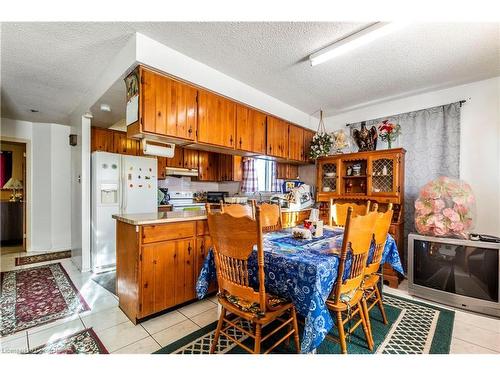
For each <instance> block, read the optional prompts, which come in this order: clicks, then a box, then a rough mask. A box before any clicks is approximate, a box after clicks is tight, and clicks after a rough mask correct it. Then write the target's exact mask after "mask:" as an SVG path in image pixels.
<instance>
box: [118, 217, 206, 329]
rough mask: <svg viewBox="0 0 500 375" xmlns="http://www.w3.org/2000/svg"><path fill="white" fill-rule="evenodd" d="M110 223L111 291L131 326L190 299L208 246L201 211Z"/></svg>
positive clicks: (132, 218)
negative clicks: (113, 281) (112, 235)
mask: <svg viewBox="0 0 500 375" xmlns="http://www.w3.org/2000/svg"><path fill="white" fill-rule="evenodd" d="M113 218H114V219H116V291H117V295H118V298H119V306H120V308H121V309H122V310H123V312H124V313H125V314H126V315H127V316H128V318H129V319H130V320H131V321H132V322H133V323H134V324H136V323H137V322H138V321H139V320H141V319H143V318H145V317H147V316H150V315H153V314H156V313H158V312H161V311H163V310H166V309H169V308H171V307H173V306H176V305H180V304H183V303H185V302H188V301H191V300H194V299H195V298H196V292H195V283H196V280H197V278H198V273H199V270H200V269H201V265H202V264H203V260H204V259H205V256H206V255H207V253H208V248H209V247H210V236H209V235H208V225H207V220H206V215H205V212H204V211H201V212H197V211H171V212H155V213H150V214H126V215H113ZM214 290H215V289H214V287H212V289H211V291H214Z"/></svg>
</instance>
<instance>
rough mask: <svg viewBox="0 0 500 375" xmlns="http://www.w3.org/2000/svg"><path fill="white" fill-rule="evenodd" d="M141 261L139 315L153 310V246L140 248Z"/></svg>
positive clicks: (148, 313)
mask: <svg viewBox="0 0 500 375" xmlns="http://www.w3.org/2000/svg"><path fill="white" fill-rule="evenodd" d="M141 257H142V261H141V285H140V288H139V289H140V291H141V302H140V309H139V310H140V315H141V316H146V315H150V314H153V313H154V312H155V299H156V298H155V260H156V248H155V246H145V247H143V248H142V254H141Z"/></svg>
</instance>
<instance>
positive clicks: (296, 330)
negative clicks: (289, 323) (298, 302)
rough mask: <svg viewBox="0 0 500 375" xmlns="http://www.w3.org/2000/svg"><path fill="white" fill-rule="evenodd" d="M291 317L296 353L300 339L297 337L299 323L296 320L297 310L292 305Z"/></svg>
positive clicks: (298, 350)
mask: <svg viewBox="0 0 500 375" xmlns="http://www.w3.org/2000/svg"><path fill="white" fill-rule="evenodd" d="M292 318H293V330H294V333H293V340H294V341H295V348H296V349H295V350H296V351H297V354H300V339H299V323H298V321H297V311H295V307H292Z"/></svg>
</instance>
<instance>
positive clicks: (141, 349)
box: [113, 336, 161, 354]
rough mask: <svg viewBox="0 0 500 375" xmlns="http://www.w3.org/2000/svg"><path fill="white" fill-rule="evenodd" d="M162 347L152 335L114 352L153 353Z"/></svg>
mask: <svg viewBox="0 0 500 375" xmlns="http://www.w3.org/2000/svg"><path fill="white" fill-rule="evenodd" d="M159 349H161V346H160V345H159V344H158V343H157V342H156V341H155V340H154V339H153V338H152V337H150V336H148V337H146V338H145V339H142V340H139V341H137V342H134V343H133V344H130V345H127V346H125V347H124V348H121V349H119V350H117V351H115V352H113V354H151V353H153V352H155V351H157V350H159Z"/></svg>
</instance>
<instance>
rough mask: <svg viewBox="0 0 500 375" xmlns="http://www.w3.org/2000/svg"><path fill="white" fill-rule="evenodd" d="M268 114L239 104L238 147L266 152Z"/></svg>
mask: <svg viewBox="0 0 500 375" xmlns="http://www.w3.org/2000/svg"><path fill="white" fill-rule="evenodd" d="M266 117H267V116H266V115H265V114H264V113H262V112H259V111H256V110H254V109H252V108H249V107H246V106H244V105H241V104H238V105H237V110H236V148H237V149H238V150H243V151H250V152H256V153H259V154H265V153H266V123H267V120H266Z"/></svg>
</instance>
